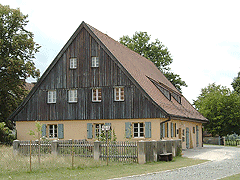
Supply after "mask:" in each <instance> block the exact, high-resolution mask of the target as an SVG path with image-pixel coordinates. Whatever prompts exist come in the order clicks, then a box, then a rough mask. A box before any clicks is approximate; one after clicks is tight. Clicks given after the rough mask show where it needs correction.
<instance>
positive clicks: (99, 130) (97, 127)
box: [94, 124, 104, 138]
mask: <svg viewBox="0 0 240 180" xmlns="http://www.w3.org/2000/svg"><path fill="white" fill-rule="evenodd" d="M103 125H104V124H95V133H94V134H95V137H96V138H100V136H101V134H102V133H103V132H102V127H103Z"/></svg>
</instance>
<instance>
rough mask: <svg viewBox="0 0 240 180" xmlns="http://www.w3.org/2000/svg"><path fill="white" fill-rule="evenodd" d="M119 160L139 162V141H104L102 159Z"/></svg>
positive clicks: (101, 149) (101, 147)
mask: <svg viewBox="0 0 240 180" xmlns="http://www.w3.org/2000/svg"><path fill="white" fill-rule="evenodd" d="M107 158H108V160H109V161H117V162H129V163H131V162H137V158H138V149H137V142H126V141H125V142H116V141H112V142H109V143H108V144H107V143H106V142H102V143H101V145H100V159H102V160H106V159H107Z"/></svg>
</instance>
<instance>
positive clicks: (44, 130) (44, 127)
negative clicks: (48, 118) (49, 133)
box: [42, 124, 47, 137]
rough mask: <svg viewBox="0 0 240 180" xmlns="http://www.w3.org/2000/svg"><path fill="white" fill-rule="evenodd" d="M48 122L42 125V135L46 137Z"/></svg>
mask: <svg viewBox="0 0 240 180" xmlns="http://www.w3.org/2000/svg"><path fill="white" fill-rule="evenodd" d="M46 129H47V128H46V124H43V125H42V137H43V136H45V137H46Z"/></svg>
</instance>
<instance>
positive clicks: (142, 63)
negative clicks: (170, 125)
mask: <svg viewBox="0 0 240 180" xmlns="http://www.w3.org/2000/svg"><path fill="white" fill-rule="evenodd" d="M87 26H88V27H89V28H90V29H91V30H92V32H93V33H94V34H95V35H96V36H97V38H99V40H100V41H101V42H102V43H103V44H104V45H105V47H106V48H107V49H108V50H109V52H110V53H112V55H113V56H114V57H115V58H116V59H117V60H118V61H119V63H120V64H121V65H122V66H123V67H124V68H125V69H126V70H127V71H128V73H129V74H130V75H131V76H132V78H133V79H135V81H136V82H137V83H138V84H139V85H140V87H141V88H142V89H143V90H144V91H145V92H146V93H147V94H148V95H149V96H150V98H151V99H152V100H153V101H154V102H155V103H156V104H157V105H159V106H160V107H161V108H162V109H163V110H165V111H166V112H167V113H168V114H169V115H170V116H172V117H175V118H177V117H178V118H186V119H190V120H201V121H208V120H207V119H206V118H205V117H203V116H202V115H201V114H200V113H199V112H198V111H197V110H196V109H194V107H193V106H192V105H191V104H190V103H189V102H188V101H187V100H186V98H185V97H183V96H182V95H181V94H180V93H179V91H178V90H177V89H176V88H175V87H174V86H173V84H172V83H171V82H170V81H169V80H168V79H167V78H166V77H165V76H164V75H163V73H162V72H161V71H160V70H159V69H158V68H157V67H156V66H155V65H154V63H153V62H151V61H150V60H148V59H146V58H145V57H143V56H141V55H139V54H138V53H136V52H134V51H132V50H130V49H129V48H127V47H125V46H124V45H122V44H120V43H119V42H117V41H115V40H114V39H112V38H110V37H109V36H108V35H106V34H104V33H102V32H100V31H99V30H97V29H95V28H93V27H92V26H90V25H87ZM148 77H150V78H151V79H153V80H155V81H158V82H159V83H160V84H163V85H164V86H165V87H166V88H167V89H169V90H170V91H173V92H175V93H177V94H179V95H180V96H181V104H179V103H178V102H177V101H176V100H175V99H174V98H171V100H168V99H167V98H166V97H165V96H164V95H163V93H162V92H161V91H160V90H159V89H158V88H157V87H156V86H155V85H154V84H153V83H152V82H151V81H150V79H149V78H148Z"/></svg>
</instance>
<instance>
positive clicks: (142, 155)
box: [137, 141, 146, 164]
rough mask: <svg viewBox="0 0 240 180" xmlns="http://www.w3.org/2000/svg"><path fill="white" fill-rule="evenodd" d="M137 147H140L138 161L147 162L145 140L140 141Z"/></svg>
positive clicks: (140, 162)
mask: <svg viewBox="0 0 240 180" xmlns="http://www.w3.org/2000/svg"><path fill="white" fill-rule="evenodd" d="M137 147H138V163H139V164H145V163H146V152H145V142H144V141H138V143H137Z"/></svg>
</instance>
